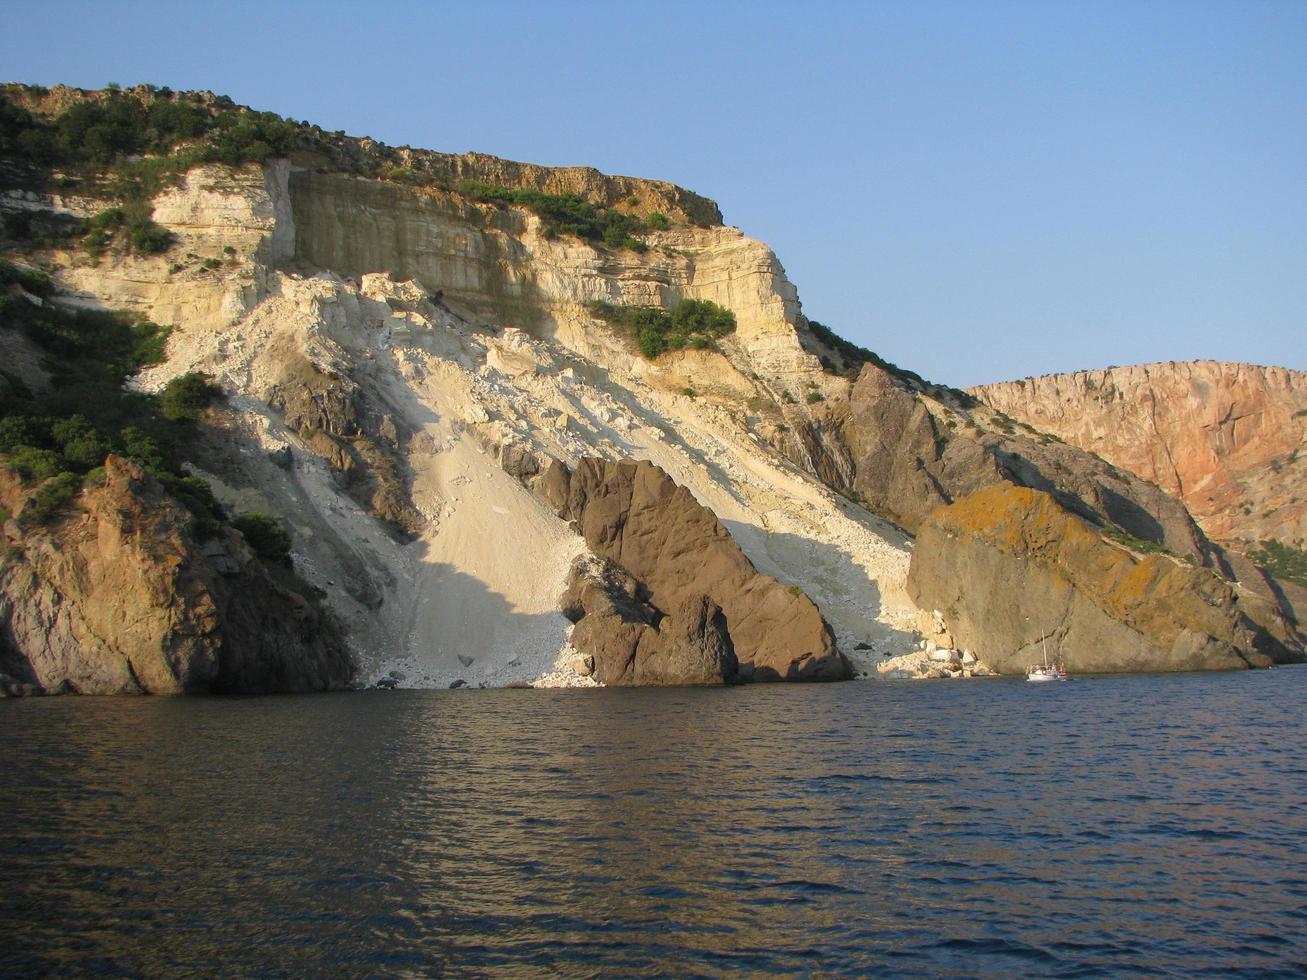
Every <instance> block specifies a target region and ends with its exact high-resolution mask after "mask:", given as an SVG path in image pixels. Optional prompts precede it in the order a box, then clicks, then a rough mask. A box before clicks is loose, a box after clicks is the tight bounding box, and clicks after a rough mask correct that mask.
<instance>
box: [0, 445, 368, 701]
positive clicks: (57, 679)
mask: <svg viewBox="0 0 1307 980" xmlns="http://www.w3.org/2000/svg"><path fill="white" fill-rule="evenodd" d="M30 499H31V492H30V491H29V490H27V489H25V488H24V487H23V486H22V485H21V484H20V483H19V482H18V480H16V479H15V478H13V477H11V476H9V475H8V474H7V473H3V472H0V506H3V507H4V508H5V509H6V510H7V511H8V512H10V513H13V514H14V515H15V516H14V517H12V518H10V519H8V520H6V522H5V525H4V536H5V543H4V547H5V554H4V558H3V562H0V690H3V691H5V692H6V693H63V692H76V693H81V694H207V693H233V692H239V693H251V694H254V693H272V692H289V691H323V690H333V689H340V688H344V687H347V686H348V685H349V684H350V682H351V681H352V679H353V674H354V664H353V662H352V660H351V658H350V656H349V653H348V652H347V650H346V648H345V646H344V644H343V643H342V642H341V639H340V636H339V634H338V632H337V630H336V628H335V626H334V625H333V624H332V623H331V621H330V620H329V619H327V618H324V617H323V616H322V615H320V614H319V613H318V612H317V611H316V610H315V609H314V608H313V607H312V605H311V604H310V603H309V602H307V601H305V600H304V599H303V598H301V597H300V596H299V595H297V594H295V593H294V592H292V591H290V590H289V589H287V588H285V587H284V586H282V585H280V584H278V583H276V582H275V581H273V580H272V578H270V577H269V574H268V572H267V571H266V570H265V569H264V568H263V566H262V565H261V564H260V562H259V561H258V559H256V558H255V557H254V555H253V554H252V553H251V552H250V550H249V548H248V547H246V545H245V544H244V542H243V540H242V539H241V538H240V536H239V535H237V534H235V533H234V532H232V531H229V530H228V531H225V532H220V533H218V534H217V535H216V536H214V537H210V538H208V539H203V538H201V537H200V536H198V535H197V533H196V530H195V526H194V518H193V517H192V516H191V514H190V512H189V511H187V510H186V509H185V508H184V507H183V506H182V505H181V504H180V503H178V502H177V501H176V500H175V499H173V498H171V497H170V496H169V495H168V494H166V493H165V492H164V491H163V490H162V488H161V487H160V486H159V484H158V483H157V482H155V481H154V480H153V479H151V478H150V477H149V476H147V475H146V474H145V473H144V472H143V471H142V470H141V469H140V468H139V467H137V466H134V465H133V464H131V463H129V462H126V461H123V460H120V459H118V458H117V457H114V456H110V457H109V458H108V460H107V462H106V466H105V478H104V483H103V485H101V486H98V487H94V488H91V489H87V490H85V491H83V492H82V493H81V495H80V497H79V498H78V500H77V501H76V504H75V506H74V507H73V508H72V510H71V512H70V513H68V514H67V515H65V516H63V517H61V518H59V519H58V520H56V521H54V522H52V523H51V525H50V526H48V527H47V526H44V525H41V524H36V523H33V522H32V521H31V519H30V518H29V517H28V516H27V515H26V514H25V510H26V505H27V503H28V501H29V500H30Z"/></svg>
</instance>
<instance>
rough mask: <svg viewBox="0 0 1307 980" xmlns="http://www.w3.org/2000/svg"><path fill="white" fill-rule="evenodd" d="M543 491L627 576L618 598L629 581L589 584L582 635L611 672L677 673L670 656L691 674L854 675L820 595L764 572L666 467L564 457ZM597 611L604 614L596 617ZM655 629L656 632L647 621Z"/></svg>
mask: <svg viewBox="0 0 1307 980" xmlns="http://www.w3.org/2000/svg"><path fill="white" fill-rule="evenodd" d="M540 492H541V494H542V495H543V496H544V497H545V498H546V499H547V500H548V501H549V504H550V506H551V507H553V508H554V509H555V512H556V513H557V514H558V515H559V516H560V517H562V518H564V519H566V520H569V521H572V522H573V523H574V525H575V526H576V528H577V529H578V530H579V531H580V532H581V534H582V536H583V537H584V538H585V540H586V543H587V544H589V546H590V548H591V549H592V550H593V551H594V553H595V554H596V555H599V556H600V557H601V558H605V559H607V560H609V561H611V562H613V563H615V564H616V565H618V566H619V567H620V569H621V570H622V571H623V572H625V573H626V574H627V575H628V576H629V581H628V587H627V588H626V589H625V590H622V591H624V592H625V594H626V599H627V600H628V601H627V602H626V603H625V604H623V603H622V602H621V601H620V600H618V601H614V595H615V594H618V593H619V590H615V589H612V588H609V589H600V588H595V587H591V588H590V589H589V590H588V592H587V593H586V594H587V595H588V596H589V597H590V601H589V602H585V601H583V602H582V607H583V609H584V612H585V616H584V618H582V619H581V621H580V624H579V625H578V627H577V631H576V632H575V633H574V634H573V641H572V642H573V645H575V646H577V648H578V649H581V650H582V651H583V652H587V653H593V654H594V655H595V658H596V669H597V672H598V673H599V674H600V677H601V679H603V680H605V682H606V683H614V682H623V681H626V682H638V678H639V677H640V676H641V675H642V674H646V675H647V674H657V675H659V676H662V677H667V676H669V675H670V676H677V675H676V674H675V673H674V672H673V671H671V667H670V665H671V664H675V663H678V662H679V663H681V664H683V665H684V670H685V673H684V674H681V675H679V680H680V682H682V683H705V682H711V681H718V682H727V681H731V680H735V679H736V676H735V675H734V674H732V673H731V672H730V665H731V661H735V662H736V663H738V678H739V679H742V680H759V681H769V680H844V679H846V678H848V677H849V676H850V673H851V670H850V666H849V663H848V661H847V660H845V658H844V656H843V654H841V653H840V651H839V649H838V648H837V647H836V646H835V637H834V635H833V634H832V632H831V629H830V627H829V626H828V625H827V624H826V621H825V620H824V619H823V618H822V615H821V612H820V611H819V610H818V609H817V607H816V605H814V604H813V602H812V600H811V599H809V598H808V597H807V596H806V595H804V594H803V592H802V590H800V589H799V588H797V587H794V588H787V587H786V586H784V585H782V584H781V583H780V582H778V581H776V579H774V578H772V577H770V576H767V575H761V574H759V573H758V571H757V569H755V568H754V566H753V563H752V562H750V561H749V559H748V558H746V557H745V555H744V553H743V552H742V551H741V550H740V548H739V546H738V545H737V544H736V543H735V542H734V541H733V540H732V539H731V536H730V534H728V533H727V531H726V529H725V528H724V527H722V525H721V523H720V522H719V521H718V520H717V518H716V517H714V516H713V514H712V511H710V510H708V509H707V508H706V507H703V506H702V505H701V504H699V503H698V502H697V501H696V500H695V499H694V496H693V495H692V494H691V493H690V492H689V491H688V490H686V489H685V488H684V487H679V486H677V485H676V483H675V482H674V481H673V480H672V479H671V477H669V476H668V475H667V474H666V473H664V472H663V471H662V470H661V469H659V468H658V467H657V466H654V465H653V464H651V463H648V462H620V463H611V462H607V461H605V460H601V459H592V458H587V459H582V460H581V461H580V463H579V464H578V465H577V467H576V469H575V470H574V471H572V470H569V469H568V468H567V467H566V466H564V465H562V464H561V463H555V464H553V466H552V467H551V468H550V469H549V470H548V472H547V473H545V475H544V478H543V480H542V481H541V483H540ZM592 615H595V616H596V618H597V619H599V618H601V619H602V623H601V625H592V624H591V623H587V620H590V619H591V616H592ZM662 617H666V619H663V618H662ZM718 617H721V619H720V620H719V619H718ZM593 622H594V621H592V623H593ZM655 628H656V636H655V634H653V633H650V632H648V631H649V630H654V629H655ZM646 644H648V646H646ZM732 649H733V653H731V652H730V651H731V650H732ZM600 665H602V666H600Z"/></svg>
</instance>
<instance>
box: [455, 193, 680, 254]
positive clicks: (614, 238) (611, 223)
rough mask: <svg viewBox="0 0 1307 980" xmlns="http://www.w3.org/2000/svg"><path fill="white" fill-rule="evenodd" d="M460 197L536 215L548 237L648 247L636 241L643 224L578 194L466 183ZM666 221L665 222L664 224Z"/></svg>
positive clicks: (640, 247)
mask: <svg viewBox="0 0 1307 980" xmlns="http://www.w3.org/2000/svg"><path fill="white" fill-rule="evenodd" d="M458 190H459V193H461V194H464V195H465V196H467V197H470V198H472V200H474V201H481V202H482V203H485V204H512V205H514V206H516V207H520V208H526V209H527V210H528V211H534V212H535V213H536V214H538V215H539V216H540V217H541V219H543V221H544V224H545V232H546V234H548V235H551V236H553V235H575V236H576V237H578V238H584V239H585V240H586V241H589V242H603V243H604V244H605V245H608V246H610V247H612V248H630V249H634V250H635V251H637V252H643V251H646V250H647V249H648V247H649V246H647V245H645V243H644V242H642V241H640V240H639V239H638V238H635V237H634V236H635V235H638V234H640V233H641V232H643V231H645V230H646V229H645V225H644V222H642V221H641V220H640V219H639V218H637V217H636V216H635V215H632V214H626V213H624V212H622V211H617V210H615V209H613V208H600V207H596V206H595V205H593V204H591V203H590V202H589V201H587V200H586V199H585V198H583V197H581V196H580V195H578V194H546V193H545V192H544V191H538V190H536V189H535V188H533V187H521V188H517V189H516V190H514V189H510V188H507V187H501V186H500V185H498V184H488V183H485V182H484V181H479V180H465V181H463V182H462V183H460V184H459V185H458ZM665 220H666V218H664V221H665Z"/></svg>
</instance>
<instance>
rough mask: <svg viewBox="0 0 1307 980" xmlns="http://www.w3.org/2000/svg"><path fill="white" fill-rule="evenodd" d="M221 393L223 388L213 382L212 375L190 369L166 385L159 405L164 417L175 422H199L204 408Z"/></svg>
mask: <svg viewBox="0 0 1307 980" xmlns="http://www.w3.org/2000/svg"><path fill="white" fill-rule="evenodd" d="M221 395H222V389H221V388H219V387H218V386H217V385H216V384H214V383H213V377H212V375H208V374H205V373H203V372H202V371H188V372H187V373H186V374H183V375H182V376H181V377H179V378H173V379H172V380H171V381H169V382H168V383H167V384H166V385H165V386H164V389H163V395H162V396H161V397H160V402H159V407H160V409H161V410H162V412H163V416H164V418H166V419H170V420H171V421H173V422H198V421H199V419H200V416H201V415H203V414H204V410H205V409H206V408H208V407H209V405H210V403H212V402H213V400H214V399H215V398H218V397H219V396H221Z"/></svg>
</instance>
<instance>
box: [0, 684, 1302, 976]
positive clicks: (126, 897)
mask: <svg viewBox="0 0 1307 980" xmlns="http://www.w3.org/2000/svg"><path fill="white" fill-rule="evenodd" d="M1276 673H1277V675H1278V676H1277V677H1276V678H1275V679H1274V680H1275V681H1276V683H1275V684H1270V683H1268V680H1269V679H1267V678H1264V676H1262V675H1251V674H1247V675H1224V676H1220V677H1151V678H1119V679H1107V680H1102V681H1095V682H1078V683H1076V684H1073V685H1061V686H1059V689H1058V690H1057V691H1056V692H1051V693H1049V692H1043V693H1041V696H1039V697H1032V695H1031V694H1030V692H1028V691H1027V690H1025V689H1024V687H1023V685H1021V684H1019V683H1004V682H996V683H986V684H979V683H978V684H967V685H960V684H959V685H949V684H942V683H941V684H920V685H889V686H886V685H873V684H846V685H837V686H819V687H807V688H780V687H770V688H769V687H752V688H740V689H731V690H726V691H695V690H688V691H680V690H673V691H616V690H614V691H560V692H545V691H495V692H491V691H486V692H420V691H407V692H394V693H362V694H356V695H324V696H317V697H307V698H257V699H254V698H252V699H227V700H199V701H196V700H181V699H138V700H127V699H122V700H119V699H80V700H75V699H62V700H61V699H51V700H45V701H29V702H2V703H0V739H2V740H3V747H4V757H5V758H6V759H7V760H8V762H9V775H8V778H7V779H6V780H5V781H3V782H0V814H3V816H4V818H5V823H6V826H7V829H8V831H9V832H8V833H7V835H6V837H5V841H4V843H3V844H0V848H3V853H2V854H0V858H2V860H0V924H2V925H3V926H4V927H5V933H6V935H7V936H8V937H10V939H9V942H8V943H7V945H6V947H5V949H4V952H3V953H0V969H4V970H9V971H16V972H62V971H66V970H70V969H77V970H85V969H96V970H108V971H126V972H131V973H159V972H178V971H185V970H194V971H197V972H213V970H214V969H215V965H216V964H220V966H219V967H218V968H219V969H220V971H221V972H231V973H248V972H265V973H266V972H273V973H282V972H288V973H306V972H332V973H345V974H352V973H376V972H419V973H430V972H442V971H445V972H459V971H463V970H468V971H472V972H482V971H486V970H491V969H499V968H506V967H512V968H515V969H532V970H548V971H554V972H566V973H568V974H573V973H585V972H605V973H607V972H614V971H624V972H629V971H638V970H648V971H656V972H672V973H678V974H679V973H707V974H713V973H721V972H729V971H737V970H747V971H752V972H768V971H778V972H796V971H805V970H813V971H818V972H823V971H828V972H841V973H848V972H865V971H867V970H871V969H875V968H878V967H881V968H887V969H889V970H891V971H894V972H905V971H906V972H912V971H915V970H920V971H922V972H926V973H939V972H949V971H953V970H958V969H961V970H964V971H966V972H971V973H986V972H989V973H999V974H1002V973H1014V972H1016V973H1022V974H1039V973H1050V974H1056V973H1061V972H1065V971H1068V970H1082V969H1091V970H1102V971H1109V972H1117V971H1121V970H1139V969H1159V970H1172V971H1181V972H1185V971H1191V970H1193V969H1196V968H1198V967H1200V966H1203V967H1210V966H1215V967H1217V968H1218V969H1221V970H1222V971H1224V972H1229V971H1236V970H1254V969H1259V968H1282V967H1284V966H1286V965H1291V964H1293V963H1294V962H1299V961H1301V960H1302V959H1303V957H1304V955H1307V949H1305V948H1304V942H1303V939H1302V934H1303V930H1302V928H1301V927H1302V918H1303V911H1302V910H1303V908H1304V907H1307V867H1305V866H1304V863H1303V861H1302V860H1301V859H1299V858H1298V857H1297V854H1298V853H1299V842H1300V841H1301V839H1302V837H1303V833H1304V831H1307V800H1305V799H1304V793H1303V791H1302V787H1303V786H1304V785H1307V780H1304V779H1303V777H1304V775H1307V768H1305V767H1304V765H1303V764H1302V763H1301V762H1300V761H1299V753H1298V751H1297V748H1296V747H1297V746H1299V745H1301V744H1302V737H1303V735H1304V734H1307V732H1305V731H1304V722H1303V719H1302V718H1301V716H1300V713H1299V712H1298V710H1297V708H1298V706H1299V705H1300V704H1301V701H1302V694H1303V693H1304V691H1303V689H1304V688H1307V671H1279V672H1276ZM1230 719H1237V723H1231V721H1230Z"/></svg>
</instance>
